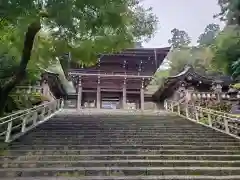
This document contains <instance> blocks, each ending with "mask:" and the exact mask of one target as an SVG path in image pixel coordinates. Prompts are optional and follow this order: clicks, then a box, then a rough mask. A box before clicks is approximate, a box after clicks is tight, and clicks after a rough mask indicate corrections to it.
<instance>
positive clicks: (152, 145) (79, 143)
mask: <svg viewBox="0 0 240 180" xmlns="http://www.w3.org/2000/svg"><path fill="white" fill-rule="evenodd" d="M69 143H71V142H68V141H64V142H44V145H43V142H40V143H39V144H33V143H32V142H19V143H17V142H16V143H13V144H11V146H10V147H11V148H14V149H16V148H26V147H31V149H35V148H40V149H42V148H43V149H48V148H58V147H60V149H61V148H64V147H66V146H69ZM121 143H122V144H121ZM166 145H169V146H179V145H189V146H210V147H217V146H221V147H224V146H226V148H229V147H230V149H236V150H239V149H240V146H239V144H238V143H234V142H186V141H164V142H154V141H152V142H151V141H150V142H147V141H146V142H141V141H140V142H124V141H121V142H120V141H119V142H116V141H115V142H110V141H109V142H97V141H75V143H73V142H72V144H70V146H69V147H77V146H78V147H81V146H92V147H94V146H95V147H97V148H98V147H101V148H104V147H103V146H105V148H109V147H115V148H118V147H120V148H123V147H124V148H126V147H127V146H131V147H133V148H137V147H138V148H142V147H148V148H157V147H159V148H160V147H161V146H166Z"/></svg>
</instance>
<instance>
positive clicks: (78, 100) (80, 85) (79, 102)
mask: <svg viewBox="0 0 240 180" xmlns="http://www.w3.org/2000/svg"><path fill="white" fill-rule="evenodd" d="M80 78H81V77H80ZM81 108H82V81H81V79H79V82H78V98H77V109H78V110H80V109H81Z"/></svg>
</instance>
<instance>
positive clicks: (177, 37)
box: [168, 28, 191, 48]
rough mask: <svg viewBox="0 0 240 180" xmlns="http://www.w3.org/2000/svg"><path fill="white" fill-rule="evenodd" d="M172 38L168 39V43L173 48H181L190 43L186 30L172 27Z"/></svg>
mask: <svg viewBox="0 0 240 180" xmlns="http://www.w3.org/2000/svg"><path fill="white" fill-rule="evenodd" d="M171 33H172V38H171V39H169V40H168V43H169V44H170V45H172V46H173V48H181V47H184V46H188V45H189V44H190V43H191V39H190V37H189V35H188V33H187V32H185V31H183V30H179V29H177V28H174V29H173V30H171Z"/></svg>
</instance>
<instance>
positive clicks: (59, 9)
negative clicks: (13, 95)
mask: <svg viewBox="0 0 240 180" xmlns="http://www.w3.org/2000/svg"><path fill="white" fill-rule="evenodd" d="M0 14H1V19H0V22H1V23H0V26H1V27H2V28H0V39H1V41H0V55H1V54H5V53H7V54H8V55H9V56H11V57H14V59H15V60H16V62H11V63H8V62H9V61H8V60H5V61H6V62H7V64H12V65H11V66H15V64H18V63H19V59H20V56H21V51H22V48H23V38H24V33H25V32H26V30H27V28H28V26H29V24H30V23H32V22H33V21H36V20H37V19H38V18H39V17H43V16H44V17H45V18H41V23H42V27H43V30H42V31H41V32H40V34H39V35H38V37H37V38H36V40H35V43H34V48H33V53H32V57H31V61H30V63H29V65H28V77H29V78H30V81H35V80H36V79H37V78H38V77H39V74H40V73H41V71H42V70H43V69H44V68H46V67H48V66H49V65H50V64H52V62H53V61H54V60H55V58H56V57H58V56H60V55H62V54H63V53H65V52H71V55H72V60H73V61H77V62H78V63H80V64H86V65H91V64H93V63H95V62H96V60H97V54H98V53H106V52H113V51H119V50H121V49H123V48H126V47H131V46H132V44H133V42H136V41H139V40H146V41H147V40H148V39H150V38H151V37H152V35H153V34H154V32H155V30H156V24H157V18H156V16H155V15H154V14H152V12H151V9H145V8H143V6H142V5H141V4H140V3H139V1H138V0H115V1H112V0H98V1H86V0H83V1H74V0H69V1H66V0H58V1H56V0H44V1H43V0H39V1H32V0H25V1H15V0H3V2H1V12H0ZM3 50H4V51H3ZM9 66H10V65H9ZM15 68H17V67H15ZM5 74H6V73H5ZM32 79H33V80H32Z"/></svg>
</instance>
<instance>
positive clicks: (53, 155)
mask: <svg viewBox="0 0 240 180" xmlns="http://www.w3.org/2000/svg"><path fill="white" fill-rule="evenodd" d="M197 153H198V154H197ZM88 159H90V160H99V161H101V160H114V161H116V160H198V161H199V160H206V161H207V160H208V161H240V154H202V153H199V152H195V154H194V153H189V154H181V153H177V154H167V153H164V154H146V153H145V154H97V153H96V154H87V153H85V154H84V153H80V152H79V151H66V152H64V153H62V152H58V151H55V152H52V151H51V152H46V151H44V152H41V151H36V152H29V153H27V154H21V156H10V155H8V156H0V160H1V161H4V162H5V161H12V160H22V161H27V160H29V161H58V160H65V161H71V160H73V161H74V160H75V161H79V160H88Z"/></svg>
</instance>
